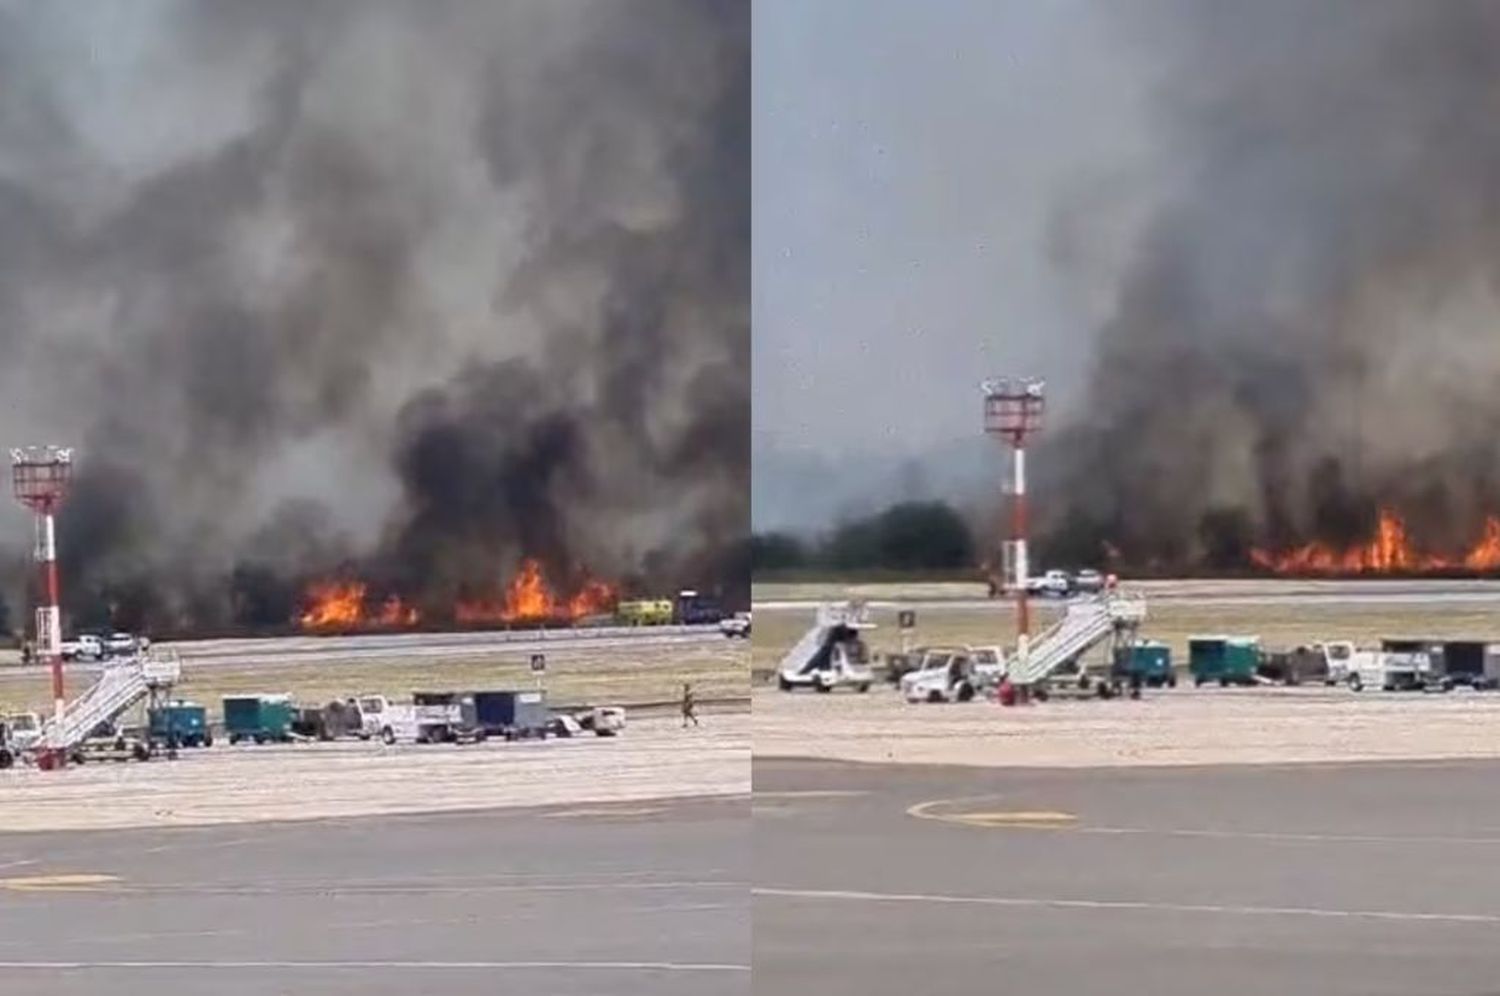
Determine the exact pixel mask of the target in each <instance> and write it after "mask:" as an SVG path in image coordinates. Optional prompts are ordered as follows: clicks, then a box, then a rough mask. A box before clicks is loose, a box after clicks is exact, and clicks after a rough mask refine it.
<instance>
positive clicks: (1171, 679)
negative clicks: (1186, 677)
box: [1167, 674, 1177, 688]
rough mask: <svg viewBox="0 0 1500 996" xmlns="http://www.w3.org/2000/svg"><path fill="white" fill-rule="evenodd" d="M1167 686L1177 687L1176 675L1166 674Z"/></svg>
mask: <svg viewBox="0 0 1500 996" xmlns="http://www.w3.org/2000/svg"><path fill="white" fill-rule="evenodd" d="M1167 687H1168V688H1176V687H1177V675H1175V674H1173V675H1168V676H1167Z"/></svg>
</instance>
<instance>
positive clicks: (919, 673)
mask: <svg viewBox="0 0 1500 996" xmlns="http://www.w3.org/2000/svg"><path fill="white" fill-rule="evenodd" d="M1004 675H1005V661H1004V659H1003V658H1002V656H1001V653H1000V649H999V648H998V647H967V646H955V647H925V648H923V649H922V651H921V656H920V657H919V658H918V659H917V660H916V662H915V666H914V667H912V668H911V669H910V670H908V671H906V673H904V674H902V675H901V676H900V678H899V679H898V680H897V684H898V686H899V687H900V689H901V695H902V697H903V698H905V699H906V701H908V702H968V701H969V700H970V699H973V698H975V697H976V696H982V695H984V694H985V693H987V692H989V691H991V690H993V689H994V688H995V687H996V686H998V685H999V684H1000V679H1001V678H1003V677H1004Z"/></svg>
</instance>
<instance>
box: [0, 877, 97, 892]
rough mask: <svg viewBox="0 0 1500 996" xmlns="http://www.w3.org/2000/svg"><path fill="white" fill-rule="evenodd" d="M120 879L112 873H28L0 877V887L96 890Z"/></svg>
mask: <svg viewBox="0 0 1500 996" xmlns="http://www.w3.org/2000/svg"><path fill="white" fill-rule="evenodd" d="M119 880H120V879H119V878H118V877H117V876H114V875H82V874H80V875H30V876H26V877H23V878H0V889H9V890H10V891H12V892H97V891H99V888H100V887H101V886H105V885H112V884H113V883H115V882H118V881H119Z"/></svg>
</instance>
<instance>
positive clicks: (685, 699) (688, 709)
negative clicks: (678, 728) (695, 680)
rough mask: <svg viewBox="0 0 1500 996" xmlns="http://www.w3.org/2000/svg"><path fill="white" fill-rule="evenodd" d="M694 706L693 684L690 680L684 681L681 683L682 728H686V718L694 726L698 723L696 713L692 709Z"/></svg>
mask: <svg viewBox="0 0 1500 996" xmlns="http://www.w3.org/2000/svg"><path fill="white" fill-rule="evenodd" d="M695 708H696V705H695V703H694V702H693V685H692V683H691V682H688V681H684V682H683V683H682V728H683V729H684V730H685V729H687V725H688V720H692V721H693V725H694V726H697V725H698V714H697V713H696V712H695V711H694V709H695Z"/></svg>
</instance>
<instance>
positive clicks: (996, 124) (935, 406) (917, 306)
mask: <svg viewBox="0 0 1500 996" xmlns="http://www.w3.org/2000/svg"><path fill="white" fill-rule="evenodd" d="M1128 35H1129V32H1128V31H1125V30H1122V20H1121V15H1120V13H1119V7H1118V5H1116V6H1115V12H1114V13H1110V14H1106V13H1105V12H1104V11H1103V9H1102V5H1099V4H1095V3H1090V2H1084V0H1053V2H1046V3H1038V2H1033V0H1024V2H1023V0H1014V2H999V3H997V2H994V0H981V2H969V0H946V2H928V3H921V4H912V3H905V2H898V0H820V2H818V3H800V2H796V0H762V2H760V3H757V4H756V7H755V22H754V43H753V59H754V111H753V127H754V136H755V137H754V181H753V182H754V206H753V211H754V250H753V252H754V263H753V265H754V280H753V319H752V320H753V327H754V359H753V373H754V387H753V393H754V406H753V437H752V449H753V457H754V461H755V465H754V475H753V480H754V496H753V498H754V501H753V518H754V524H755V528H756V529H758V530H764V529H769V528H785V527H794V528H799V529H816V528H820V527H822V526H826V525H827V524H828V523H829V521H830V520H831V519H833V518H835V517H837V516H838V515H840V514H842V513H845V512H849V511H858V510H861V509H863V508H866V507H869V506H871V505H872V504H875V503H878V502H880V501H883V500H885V499H887V498H888V497H894V496H897V493H898V492H900V491H902V490H903V489H905V490H907V491H911V492H913V496H918V495H920V494H922V493H923V492H933V491H944V490H950V489H952V488H962V487H965V486H966V483H965V482H967V481H969V480H970V478H971V476H972V474H969V473H966V470H965V468H964V467H962V466H955V465H956V464H965V463H970V462H971V461H970V456H971V455H972V454H973V453H975V452H980V453H984V452H988V451H987V450H984V449H983V447H984V445H985V443H984V441H983V440H982V438H980V436H981V425H980V414H981V408H980V391H979V384H980V382H981V381H982V380H983V379H984V378H986V377H987V376H990V375H992V374H999V373H1011V374H1018V375H1031V376H1037V377H1042V378H1044V379H1045V380H1046V382H1047V386H1048V392H1049V395H1050V398H1051V401H1050V404H1051V406H1052V408H1051V413H1052V418H1053V419H1054V420H1063V419H1066V418H1067V417H1068V415H1069V412H1070V411H1073V410H1075V409H1076V406H1077V405H1078V404H1079V403H1080V401H1081V400H1082V399H1081V398H1080V394H1081V388H1082V385H1083V384H1084V383H1085V382H1086V377H1087V374H1088V353H1089V340H1090V335H1091V331H1092V329H1093V328H1094V327H1095V326H1097V324H1098V323H1099V322H1100V320H1101V318H1102V316H1103V314H1104V311H1105V309H1106V308H1107V306H1108V302H1107V300H1105V299H1104V298H1103V296H1102V295H1103V293H1104V288H1106V287H1108V286H1110V285H1111V280H1110V277H1109V275H1110V274H1112V273H1113V272H1114V271H1115V270H1116V269H1117V265H1118V264H1117V259H1116V258H1115V257H1116V255H1117V254H1118V253H1120V252H1122V251H1123V250H1122V246H1123V245H1124V244H1125V242H1126V241H1127V240H1128V238H1129V233H1130V232H1131V231H1132V230H1133V226H1136V225H1138V224H1139V219H1140V217H1142V215H1143V213H1144V205H1145V204H1146V203H1148V202H1149V200H1150V198H1151V196H1152V191H1153V183H1154V182H1155V178H1156V177H1157V176H1158V172H1157V171H1154V170H1153V164H1152V163H1151V160H1150V156H1151V151H1150V149H1151V147H1150V144H1149V142H1148V141H1147V136H1146V134H1145V132H1146V123H1147V122H1146V120H1145V112H1144V106H1145V98H1146V96H1147V95H1148V93H1149V87H1150V85H1151V83H1152V76H1151V71H1150V70H1151V66H1150V63H1149V59H1148V58H1147V56H1148V53H1146V52H1145V51H1144V50H1143V49H1142V48H1141V47H1140V46H1138V45H1132V44H1130V43H1129V38H1128ZM974 472H977V473H981V474H986V473H988V471H974Z"/></svg>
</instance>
